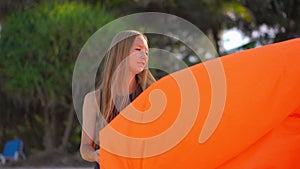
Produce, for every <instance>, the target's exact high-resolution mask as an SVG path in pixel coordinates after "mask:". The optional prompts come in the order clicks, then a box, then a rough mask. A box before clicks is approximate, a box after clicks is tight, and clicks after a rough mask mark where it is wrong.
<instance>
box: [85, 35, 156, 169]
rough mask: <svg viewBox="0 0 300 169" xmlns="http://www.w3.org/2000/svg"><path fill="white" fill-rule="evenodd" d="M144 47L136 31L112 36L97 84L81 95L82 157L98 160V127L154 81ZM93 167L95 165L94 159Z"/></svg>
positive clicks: (146, 45) (146, 42)
mask: <svg viewBox="0 0 300 169" xmlns="http://www.w3.org/2000/svg"><path fill="white" fill-rule="evenodd" d="M148 50H149V49H148V40H147V37H146V36H145V35H143V34H142V33H140V32H138V31H134V30H127V31H122V32H119V33H118V34H117V35H116V36H115V37H114V38H113V40H112V42H111V45H110V49H109V51H108V53H107V55H106V57H105V60H104V64H103V65H104V66H103V68H102V74H101V76H100V77H101V78H100V85H99V87H98V89H97V90H95V91H92V92H90V93H88V94H87V95H86V96H85V99H84V103H83V123H82V136H81V145H80V153H81V156H82V158H83V159H84V160H87V161H90V162H97V161H98V159H99V150H98V149H99V141H98V132H99V130H100V129H101V127H103V126H104V125H105V124H107V123H109V122H110V121H111V120H113V119H114V118H115V117H116V116H117V115H118V114H119V112H120V111H121V110H122V109H123V108H124V107H126V106H127V105H128V104H129V103H130V102H131V101H133V100H134V99H135V98H136V97H137V96H138V95H139V94H140V93H141V92H142V91H143V90H145V89H146V88H147V87H148V86H150V85H151V84H152V83H153V82H154V81H155V79H154V78H153V76H152V74H151V73H150V71H149V70H148V69H147V67H148V57H149V56H148ZM100 113H101V114H100ZM100 115H102V118H101V116H100ZM100 119H104V120H100ZM95 168H99V165H98V163H97V165H96V166H95Z"/></svg>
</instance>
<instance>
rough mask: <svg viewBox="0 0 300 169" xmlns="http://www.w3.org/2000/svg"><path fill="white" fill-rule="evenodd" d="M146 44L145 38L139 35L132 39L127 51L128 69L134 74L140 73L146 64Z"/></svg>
mask: <svg viewBox="0 0 300 169" xmlns="http://www.w3.org/2000/svg"><path fill="white" fill-rule="evenodd" d="M148 52H149V49H148V44H147V41H146V39H145V38H144V37H143V36H142V35H139V36H137V37H136V38H135V40H134V41H133V44H132V47H131V49H130V52H129V56H128V60H129V71H130V73H133V74H134V75H136V74H139V73H141V72H142V71H143V70H144V69H145V68H146V67H147V64H148Z"/></svg>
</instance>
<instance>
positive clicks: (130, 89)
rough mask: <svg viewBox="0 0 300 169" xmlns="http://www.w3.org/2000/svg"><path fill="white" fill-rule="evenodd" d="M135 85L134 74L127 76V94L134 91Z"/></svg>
mask: <svg viewBox="0 0 300 169" xmlns="http://www.w3.org/2000/svg"><path fill="white" fill-rule="evenodd" d="M135 85H136V79H135V75H134V76H131V77H130V78H129V85H128V89H129V94H130V93H133V92H134V89H135Z"/></svg>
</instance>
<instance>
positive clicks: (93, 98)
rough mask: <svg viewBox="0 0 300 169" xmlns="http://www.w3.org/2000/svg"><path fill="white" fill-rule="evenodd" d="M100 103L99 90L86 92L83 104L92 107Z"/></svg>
mask: <svg viewBox="0 0 300 169" xmlns="http://www.w3.org/2000/svg"><path fill="white" fill-rule="evenodd" d="M99 103H100V90H99V89H98V90H94V91H91V92H89V93H87V94H86V95H85V97H84V104H85V105H88V106H92V107H93V108H97V109H98V107H99Z"/></svg>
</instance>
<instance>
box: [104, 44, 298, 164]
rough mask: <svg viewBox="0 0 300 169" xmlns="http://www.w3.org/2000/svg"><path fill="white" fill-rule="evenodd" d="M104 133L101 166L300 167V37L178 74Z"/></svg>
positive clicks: (132, 106)
mask: <svg viewBox="0 0 300 169" xmlns="http://www.w3.org/2000/svg"><path fill="white" fill-rule="evenodd" d="M99 135H100V146H101V149H100V159H99V163H100V165H101V169H129V168H130V169H202V168H203V169H215V168H218V169H225V168H226V169H254V168H257V169H265V168H280V169H294V168H300V39H293V40H289V41H285V42H281V43H276V44H271V45H267V46H263V47H259V48H255V49H250V50H245V51H242V52H239V53H234V54H230V55H227V56H224V57H221V58H217V59H213V60H210V61H207V62H204V63H201V64H197V65H194V66H192V67H189V68H186V69H183V70H181V71H178V72H175V73H172V74H170V75H168V76H166V77H164V78H162V79H161V80H159V81H157V82H155V83H154V84H153V85H151V86H150V87H149V88H148V89H147V90H145V91H144V92H143V93H142V94H141V95H140V96H139V97H138V98H137V99H136V100H134V102H133V103H132V104H130V105H129V106H127V107H126V108H125V109H124V110H123V111H122V112H121V113H120V115H118V116H117V117H116V118H115V119H114V120H113V121H112V122H111V123H110V124H109V125H108V126H106V127H105V128H104V129H102V130H101V131H100V134H99Z"/></svg>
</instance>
